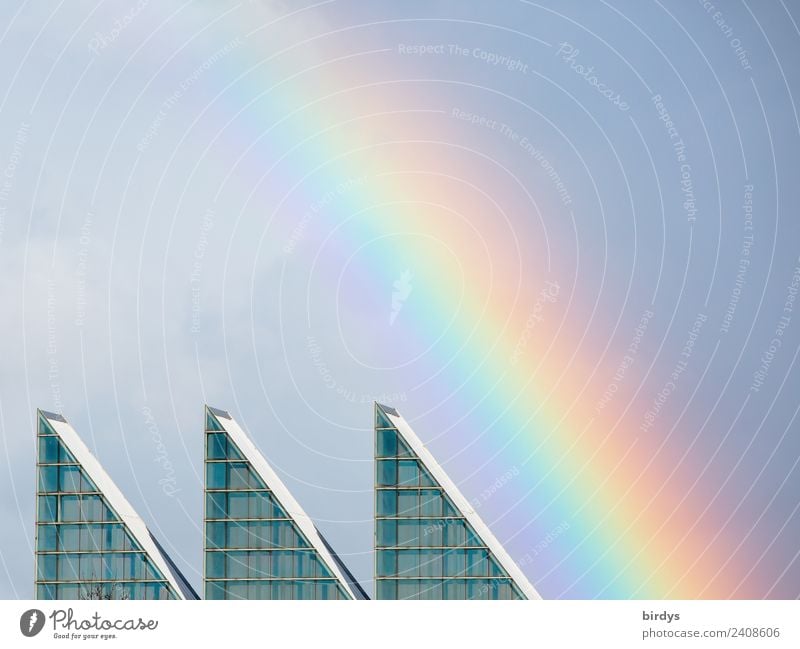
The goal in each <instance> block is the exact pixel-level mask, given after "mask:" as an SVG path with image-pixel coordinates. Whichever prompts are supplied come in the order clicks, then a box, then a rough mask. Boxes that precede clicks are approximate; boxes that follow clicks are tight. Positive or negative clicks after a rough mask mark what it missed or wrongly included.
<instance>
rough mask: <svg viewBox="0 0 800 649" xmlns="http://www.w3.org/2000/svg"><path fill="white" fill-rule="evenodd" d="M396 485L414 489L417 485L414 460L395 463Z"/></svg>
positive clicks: (416, 468) (417, 473) (416, 471)
mask: <svg viewBox="0 0 800 649" xmlns="http://www.w3.org/2000/svg"><path fill="white" fill-rule="evenodd" d="M397 484H398V485H399V486H401V487H415V486H416V485H417V484H419V470H418V467H417V461H416V460H399V461H398V462H397Z"/></svg>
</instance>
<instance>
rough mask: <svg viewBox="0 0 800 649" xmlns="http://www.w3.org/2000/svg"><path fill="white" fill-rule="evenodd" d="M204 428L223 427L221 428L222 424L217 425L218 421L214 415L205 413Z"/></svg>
mask: <svg viewBox="0 0 800 649" xmlns="http://www.w3.org/2000/svg"><path fill="white" fill-rule="evenodd" d="M206 430H215V431H217V430H218V431H221V430H224V428H222V426H220V425H219V422H218V421H217V419H216V417H214V415H212V414H211V413H206Z"/></svg>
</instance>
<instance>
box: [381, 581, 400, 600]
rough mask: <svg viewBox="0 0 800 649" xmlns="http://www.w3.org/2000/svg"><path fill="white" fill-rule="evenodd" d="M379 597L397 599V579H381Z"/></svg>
mask: <svg viewBox="0 0 800 649" xmlns="http://www.w3.org/2000/svg"><path fill="white" fill-rule="evenodd" d="M377 589H378V592H377V597H378V599H397V581H395V580H394V579H380V580H378V584H377Z"/></svg>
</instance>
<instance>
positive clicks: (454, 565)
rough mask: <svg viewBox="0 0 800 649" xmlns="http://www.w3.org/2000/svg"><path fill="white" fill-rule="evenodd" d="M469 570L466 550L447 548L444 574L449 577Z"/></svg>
mask: <svg viewBox="0 0 800 649" xmlns="http://www.w3.org/2000/svg"><path fill="white" fill-rule="evenodd" d="M466 570H467V556H466V553H465V551H464V550H445V552H444V574H445V575H446V576H448V577H454V576H457V575H463V574H464V572H465V571H466Z"/></svg>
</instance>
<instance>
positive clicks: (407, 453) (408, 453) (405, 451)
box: [397, 435, 416, 457]
mask: <svg viewBox="0 0 800 649" xmlns="http://www.w3.org/2000/svg"><path fill="white" fill-rule="evenodd" d="M397 455H398V456H400V457H416V456H415V454H414V451H412V450H411V448H410V447H409V446H408V444H406V442H405V440H404V439H403V437H402V436H401V435H398V436H397Z"/></svg>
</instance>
